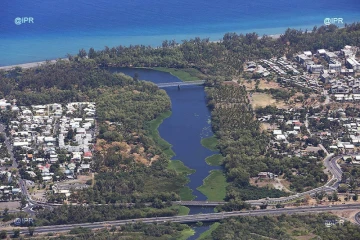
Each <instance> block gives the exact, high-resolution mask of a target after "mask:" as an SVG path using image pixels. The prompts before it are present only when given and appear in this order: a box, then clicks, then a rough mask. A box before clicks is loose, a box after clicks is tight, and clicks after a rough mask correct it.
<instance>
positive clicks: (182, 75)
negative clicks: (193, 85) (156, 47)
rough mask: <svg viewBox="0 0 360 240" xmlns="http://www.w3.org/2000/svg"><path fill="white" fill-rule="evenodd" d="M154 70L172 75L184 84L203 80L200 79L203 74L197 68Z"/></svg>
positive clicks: (156, 68)
mask: <svg viewBox="0 0 360 240" xmlns="http://www.w3.org/2000/svg"><path fill="white" fill-rule="evenodd" d="M153 69H154V70H157V71H161V72H168V73H171V74H172V75H174V76H175V77H177V78H179V79H180V80H181V81H183V82H187V81H197V80H201V79H200V78H199V77H200V76H202V73H201V72H199V71H198V70H196V69H195V68H184V69H176V68H164V67H155V68H153Z"/></svg>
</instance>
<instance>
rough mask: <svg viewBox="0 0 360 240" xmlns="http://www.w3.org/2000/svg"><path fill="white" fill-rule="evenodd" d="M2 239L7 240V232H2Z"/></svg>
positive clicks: (0, 235) (0, 236)
mask: <svg viewBox="0 0 360 240" xmlns="http://www.w3.org/2000/svg"><path fill="white" fill-rule="evenodd" d="M0 238H1V239H5V238H7V233H6V231H5V230H2V231H1V232H0Z"/></svg>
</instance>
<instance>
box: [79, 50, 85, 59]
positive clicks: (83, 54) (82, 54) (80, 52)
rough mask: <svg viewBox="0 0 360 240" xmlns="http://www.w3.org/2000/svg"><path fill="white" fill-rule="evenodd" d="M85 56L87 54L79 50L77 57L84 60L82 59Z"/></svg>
mask: <svg viewBox="0 0 360 240" xmlns="http://www.w3.org/2000/svg"><path fill="white" fill-rule="evenodd" d="M86 55H87V53H86V50H85V49H83V48H82V49H80V50H79V53H78V56H79V57H80V58H84V57H86Z"/></svg>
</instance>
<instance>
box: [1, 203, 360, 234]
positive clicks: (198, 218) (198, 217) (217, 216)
mask: <svg viewBox="0 0 360 240" xmlns="http://www.w3.org/2000/svg"><path fill="white" fill-rule="evenodd" d="M359 207H360V204H347V205H343V204H341V205H330V206H313V207H298V208H276V209H260V210H252V211H234V212H220V213H205V214H193V215H184V216H171V217H153V218H138V219H128V220H116V221H104V222H94V223H79V224H66V225H53V226H43V227H36V228H35V231H34V232H35V233H49V232H52V233H53V232H67V231H70V230H71V229H73V228H77V227H83V228H89V229H96V228H104V227H110V226H121V225H125V224H129V223H135V222H143V223H166V222H178V223H194V222H214V221H219V220H221V219H224V218H229V217H237V216H264V215H280V214H306V213H319V212H329V211H339V210H348V209H359ZM8 233H9V234H11V233H12V232H11V231H9V232H8ZM21 233H28V229H27V228H26V227H23V228H21Z"/></svg>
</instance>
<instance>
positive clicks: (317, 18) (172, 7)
mask: <svg viewBox="0 0 360 240" xmlns="http://www.w3.org/2000/svg"><path fill="white" fill-rule="evenodd" d="M359 10H360V1H359V0H347V1H341V0H326V1H325V0H317V1H313V0H302V1H289V0H241V1H240V0H227V1H218V0H195V1H194V0H170V1H169V0H166V1H165V0H151V1H150V0H122V1H115V0H101V1H99V0H61V1H48V0H31V1H28V0H1V1H0V53H1V54H0V66H4V65H12V64H19V63H26V62H35V61H42V60H46V59H48V60H49V59H56V58H62V57H65V55H66V54H67V53H71V54H74V53H77V52H78V50H79V49H81V48H84V49H86V50H88V49H89V48H90V47H94V48H95V49H102V48H103V47H104V46H109V47H113V46H118V45H130V44H144V45H152V46H159V45H161V42H162V41H163V40H165V39H168V40H172V39H176V40H177V41H178V42H181V40H183V39H188V38H193V37H196V36H200V37H209V38H210V39H211V40H219V39H221V38H222V36H223V34H224V33H226V32H237V33H246V32H254V31H255V32H257V33H259V34H260V35H262V34H277V33H282V32H283V31H284V30H285V29H287V28H288V27H292V28H297V29H309V30H311V29H312V28H313V26H314V25H317V26H321V25H323V24H324V23H323V22H324V18H328V17H329V18H332V17H336V18H343V19H344V23H352V22H354V21H359V19H360V11H359ZM17 17H20V18H22V17H32V18H33V19H34V23H23V24H20V25H16V24H15V21H14V20H15V18H17ZM339 26H343V25H341V24H340V25H339Z"/></svg>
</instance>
